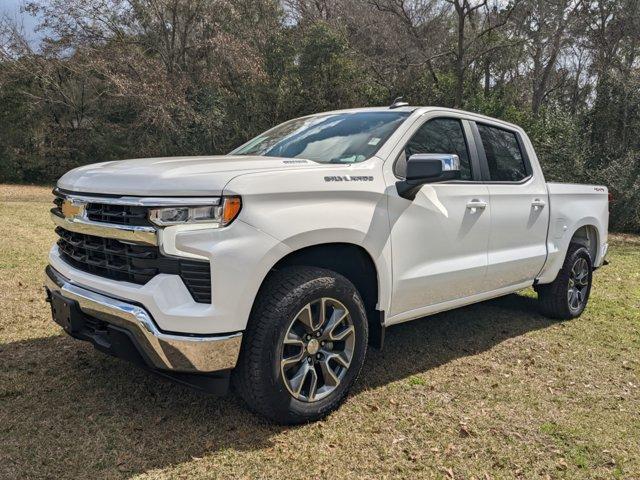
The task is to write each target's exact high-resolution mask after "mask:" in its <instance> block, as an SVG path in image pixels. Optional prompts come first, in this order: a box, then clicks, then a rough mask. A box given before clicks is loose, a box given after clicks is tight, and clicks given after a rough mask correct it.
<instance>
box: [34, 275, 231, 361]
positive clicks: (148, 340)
mask: <svg viewBox="0 0 640 480" xmlns="http://www.w3.org/2000/svg"><path fill="white" fill-rule="evenodd" d="M45 287H46V288H47V289H48V290H49V291H57V292H60V294H61V295H62V296H64V297H66V298H68V299H71V300H75V301H76V302H78V306H79V307H80V309H81V310H82V311H83V312H85V313H86V314H87V315H91V316H92V317H96V318H99V319H100V320H103V321H105V322H107V323H109V324H112V325H115V326H118V327H121V328H124V329H126V330H128V331H129V332H131V333H132V334H133V335H134V337H135V338H136V340H137V341H138V344H139V345H140V347H141V348H142V349H143V350H144V353H145V354H146V355H147V357H148V358H149V360H150V361H151V362H152V363H153V366H154V367H155V368H159V369H162V370H172V371H176V372H191V373H210V372H215V371H219V370H227V369H230V368H233V367H235V365H236V362H237V360H238V355H239V352H240V344H241V342H242V333H239V332H238V333H232V334H229V335H219V336H218V335H217V336H195V335H188V336H187V335H175V334H167V333H163V332H161V331H160V330H159V329H158V327H157V326H156V324H155V323H154V321H153V318H152V317H151V315H150V314H149V313H148V312H147V311H146V310H145V309H144V308H143V307H141V306H138V305H133V304H130V303H126V302H124V301H122V300H118V299H115V298H111V297H108V296H106V295H103V294H100V293H96V292H93V291H91V290H87V289H85V288H82V287H80V286H78V285H75V284H74V283H72V282H71V281H70V280H69V279H67V278H66V277H64V276H63V275H62V274H60V273H59V272H58V271H56V270H55V269H54V268H53V267H51V266H49V267H48V268H47V271H46V274H45Z"/></svg>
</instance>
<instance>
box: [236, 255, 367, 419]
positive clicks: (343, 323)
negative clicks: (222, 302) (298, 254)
mask: <svg viewBox="0 0 640 480" xmlns="http://www.w3.org/2000/svg"><path fill="white" fill-rule="evenodd" d="M367 335H368V331H367V319H366V314H365V310H364V305H363V303H362V299H361V298H360V295H359V294H358V291H357V290H356V289H355V287H354V286H353V284H352V283H351V282H350V281H349V280H348V279H346V278H345V277H343V276H342V275H339V274H337V273H335V272H332V271H330V270H324V269H319V268H312V267H289V268H285V269H283V270H281V271H278V272H274V273H273V274H272V275H271V276H270V277H269V278H268V279H267V281H266V283H265V285H264V286H263V288H262V289H261V291H260V293H259V295H258V298H257V299H256V304H255V305H254V308H253V311H252V314H251V319H250V320H249V324H248V326H247V331H246V333H245V338H244V342H243V347H242V352H241V355H240V359H239V361H238V365H237V367H236V370H235V371H234V374H233V381H234V385H235V386H236V389H237V391H238V393H239V394H240V395H241V396H242V398H243V399H244V400H245V401H246V403H247V404H248V406H249V407H250V408H251V409H252V410H253V411H255V412H257V413H259V414H261V415H263V416H265V417H267V418H269V419H271V420H273V421H276V422H278V423H284V424H295V423H302V422H308V421H312V420H317V419H319V418H321V417H323V416H325V415H326V414H328V413H329V412H331V411H332V410H333V409H335V408H336V407H338V405H340V403H342V401H343V400H344V398H345V397H346V395H347V393H348V391H349V389H350V387H351V386H352V385H353V383H354V382H355V380H356V378H357V376H358V373H359V372H360V369H361V367H362V364H363V363H364V357H365V354H366V348H367Z"/></svg>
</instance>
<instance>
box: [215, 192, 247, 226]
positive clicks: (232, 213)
mask: <svg viewBox="0 0 640 480" xmlns="http://www.w3.org/2000/svg"><path fill="white" fill-rule="evenodd" d="M222 202H223V203H222V218H221V219H220V220H221V221H220V224H221V226H223V227H224V226H226V225H229V224H230V223H231V222H233V221H234V220H235V219H236V217H237V216H238V214H239V213H240V209H241V208H242V200H240V197H224V200H223V201H222Z"/></svg>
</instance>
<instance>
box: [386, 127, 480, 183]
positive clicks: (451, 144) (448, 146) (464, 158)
mask: <svg viewBox="0 0 640 480" xmlns="http://www.w3.org/2000/svg"><path fill="white" fill-rule="evenodd" d="M416 153H448V154H456V155H458V157H459V158H460V179H461V180H472V175H471V164H470V162H469V152H468V150H467V143H466V141H465V139H464V132H463V130H462V123H461V122H460V120H456V119H455V118H435V119H433V120H429V121H428V122H427V123H425V124H424V125H422V126H421V127H420V128H419V129H418V131H417V132H416V133H414V134H413V137H411V140H409V141H408V142H407V144H406V145H405V147H404V151H403V152H402V153H401V154H400V157H399V158H398V161H397V162H396V168H395V173H396V175H398V176H400V177H405V176H406V173H407V159H408V158H409V157H410V156H411V155H414V154H416Z"/></svg>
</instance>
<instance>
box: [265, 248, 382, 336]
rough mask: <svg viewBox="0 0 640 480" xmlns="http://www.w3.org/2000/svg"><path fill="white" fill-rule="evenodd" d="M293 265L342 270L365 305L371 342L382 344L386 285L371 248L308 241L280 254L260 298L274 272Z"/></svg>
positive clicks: (335, 270)
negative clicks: (309, 242) (383, 292)
mask: <svg viewBox="0 0 640 480" xmlns="http://www.w3.org/2000/svg"><path fill="white" fill-rule="evenodd" d="M290 266H307V267H318V268H324V269H327V270H332V271H334V272H336V273H339V274H340V275H342V276H344V277H346V278H347V279H348V280H349V281H351V283H353V285H354V286H355V287H356V289H357V290H358V292H359V293H360V296H361V297H362V300H363V302H364V305H365V309H366V313H367V319H368V322H369V334H370V343H371V344H372V345H373V346H376V347H381V346H382V342H383V336H384V327H383V323H384V311H383V308H382V307H380V305H381V302H380V300H381V289H382V288H383V287H382V285H381V275H380V271H379V268H378V265H376V262H375V260H374V259H373V256H372V255H371V253H370V252H369V251H367V249H365V248H364V247H363V246H361V245H357V244H355V243H349V242H330V243H319V244H313V245H307V246H304V247H301V248H298V249H297V250H293V251H291V252H289V253H287V254H286V255H285V256H283V257H282V258H280V259H279V260H278V261H277V262H276V263H275V264H274V265H273V266H272V268H271V269H270V270H269V271H268V272H267V274H266V275H265V277H264V279H263V280H262V283H261V285H260V288H259V289H258V294H257V295H256V299H257V297H258V295H260V291H261V290H262V287H263V286H264V284H265V282H266V281H267V280H268V279H269V277H270V275H271V274H272V273H273V272H275V271H278V270H281V269H283V268H286V267H290ZM254 303H255V299H254ZM378 309H380V310H378Z"/></svg>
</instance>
